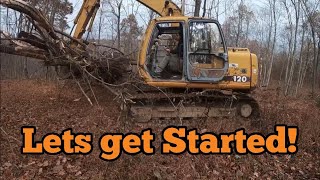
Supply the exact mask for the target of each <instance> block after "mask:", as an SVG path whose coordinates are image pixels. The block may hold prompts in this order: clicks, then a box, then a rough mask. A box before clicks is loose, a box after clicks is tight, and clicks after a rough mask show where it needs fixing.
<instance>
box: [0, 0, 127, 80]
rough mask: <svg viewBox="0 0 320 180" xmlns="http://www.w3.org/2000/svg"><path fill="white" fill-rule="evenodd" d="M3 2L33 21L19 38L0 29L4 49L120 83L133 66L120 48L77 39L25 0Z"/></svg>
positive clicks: (98, 78)
mask: <svg viewBox="0 0 320 180" xmlns="http://www.w3.org/2000/svg"><path fill="white" fill-rule="evenodd" d="M0 4H1V5H3V6H5V7H7V8H10V9H13V10H15V11H18V12H20V13H22V14H24V15H25V16H26V17H27V18H28V20H29V21H30V23H32V25H33V26H32V29H33V30H32V31H31V32H24V31H21V32H19V34H18V36H17V37H12V36H11V35H10V34H9V33H7V32H4V31H2V30H1V31H0V33H1V44H0V52H3V53H10V54H15V55H21V56H26V57H33V58H37V59H41V60H43V61H44V62H45V64H46V65H49V66H68V67H70V70H72V71H70V72H72V76H75V77H79V76H81V77H82V76H83V75H86V76H87V77H89V78H90V79H95V80H97V81H100V82H103V83H105V84H108V83H118V81H119V79H123V75H124V74H126V73H124V72H126V69H127V68H128V67H129V59H128V58H126V57H127V56H125V55H124V54H123V53H122V52H121V51H120V50H118V49H116V48H112V47H108V46H104V45H97V44H94V43H88V42H85V41H83V40H79V39H75V38H73V37H72V36H70V35H69V34H66V33H64V32H62V31H59V30H57V29H55V28H54V27H53V26H52V25H50V23H49V21H48V19H47V18H46V17H45V16H44V15H43V14H42V13H41V11H39V10H38V9H36V8H35V7H32V6H30V5H29V4H28V3H27V2H25V1H22V0H0Z"/></svg>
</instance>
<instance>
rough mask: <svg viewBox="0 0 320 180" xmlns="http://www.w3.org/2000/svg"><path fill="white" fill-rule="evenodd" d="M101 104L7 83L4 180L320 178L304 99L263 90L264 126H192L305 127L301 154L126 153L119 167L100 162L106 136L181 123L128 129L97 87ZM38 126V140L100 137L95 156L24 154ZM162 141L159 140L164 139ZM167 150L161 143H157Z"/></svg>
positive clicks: (216, 127) (69, 88)
mask: <svg viewBox="0 0 320 180" xmlns="http://www.w3.org/2000/svg"><path fill="white" fill-rule="evenodd" d="M94 89H95V92H96V95H97V97H98V101H99V105H100V106H98V105H95V106H90V105H89V103H88V102H87V100H86V99H85V98H84V97H83V96H82V94H81V92H80V91H79V89H78V87H77V86H75V85H72V84H71V85H63V83H61V82H60V83H53V82H43V81H27V80H24V81H1V130H0V132H1V137H0V139H1V145H0V151H1V165H0V174H1V176H0V177H1V179H177V178H179V179H320V142H319V139H320V108H319V107H317V105H316V102H315V101H314V100H311V99H310V98H308V96H301V97H299V98H285V97H281V96H279V95H278V93H277V92H276V91H275V90H268V91H261V90H260V91H257V92H256V93H255V97H256V99H257V100H258V102H259V104H260V106H261V114H262V115H261V118H260V123H259V124H258V125H257V124H256V125H252V124H251V122H250V121H247V120H244V119H225V118H224V119H223V118H219V119H210V120H207V121H192V122H184V124H183V125H186V126H188V128H197V129H198V131H202V132H205V131H207V132H215V133H216V134H218V133H221V132H231V131H234V130H236V129H239V128H245V129H246V131H247V132H249V133H250V132H262V133H268V132H273V128H274V125H275V124H278V123H280V124H287V125H296V126H298V127H299V130H300V134H299V138H298V148H299V151H298V153H297V154H296V155H270V154H263V155H257V156H256V155H244V156H242V155H241V156H239V155H235V154H233V155H195V156H194V155H189V154H187V153H185V154H182V155H161V154H160V152H157V153H156V154H155V155H152V156H146V155H143V154H139V155H136V156H129V155H125V154H122V155H121V157H120V158H119V159H118V160H116V161H114V162H106V161H102V160H101V159H100V158H99V154H100V150H99V148H98V140H99V137H100V136H101V135H102V134H104V133H106V132H118V133H119V132H123V133H126V132H129V131H130V132H136V133H140V132H141V131H142V130H143V129H145V128H152V130H153V132H154V133H156V134H157V135H158V134H161V132H162V130H163V129H164V128H165V127H167V126H168V125H180V122H173V121H172V122H170V121H165V122H153V123H148V124H143V123H134V124H133V123H131V124H128V125H127V126H126V127H125V128H123V126H122V124H121V123H120V122H119V121H118V117H119V110H118V106H117V104H116V103H115V102H114V101H113V99H114V97H112V96H110V95H108V92H107V91H106V90H103V89H100V88H98V87H95V88H94ZM26 125H29V126H36V127H37V134H36V137H35V138H36V139H37V140H40V138H41V137H42V136H43V135H45V134H47V133H51V132H56V133H61V132H62V131H63V130H65V129H67V128H73V132H91V133H93V134H94V139H93V142H94V144H93V146H94V150H93V152H92V153H91V154H90V155H86V156H82V155H71V156H67V155H64V154H60V155H22V154H21V153H20V150H21V146H22V135H21V133H20V128H21V127H22V126H26ZM158 137H159V136H158ZM154 145H155V147H156V149H157V151H160V139H159V138H158V139H157V140H156V142H155V143H154Z"/></svg>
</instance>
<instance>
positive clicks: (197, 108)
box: [126, 91, 259, 122]
mask: <svg viewBox="0 0 320 180" xmlns="http://www.w3.org/2000/svg"><path fill="white" fill-rule="evenodd" d="M131 100H132V101H133V102H134V103H131V104H129V105H127V108H126V109H127V112H128V117H130V118H131V119H134V121H137V122H148V121H150V120H167V119H180V120H181V119H203V118H211V117H235V116H241V117H244V118H251V117H257V116H259V105H258V103H257V102H256V101H255V100H254V99H253V98H252V97H251V96H249V95H248V94H235V93H233V94H230V95H227V94H223V93H221V92H219V91H218V92H217V91H215V92H193V93H165V92H160V93H159V91H158V93H155V92H144V93H141V94H138V95H135V96H134V97H132V98H131Z"/></svg>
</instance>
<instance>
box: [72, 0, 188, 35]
mask: <svg viewBox="0 0 320 180" xmlns="http://www.w3.org/2000/svg"><path fill="white" fill-rule="evenodd" d="M137 1H138V2H140V3H141V4H143V5H145V6H146V7H148V8H149V9H150V10H152V11H154V12H156V13H157V14H159V15H160V16H182V12H181V9H180V8H179V7H178V6H177V5H176V4H174V3H173V2H171V1H169V0H137ZM99 8H100V0H84V1H83V4H82V6H81V9H80V11H79V13H78V15H77V17H76V18H75V20H74V24H75V31H74V34H73V37H74V38H76V39H81V38H82V37H83V34H84V33H85V32H86V31H89V32H91V28H92V25H93V22H94V19H95V16H96V14H97V11H98V9H99Z"/></svg>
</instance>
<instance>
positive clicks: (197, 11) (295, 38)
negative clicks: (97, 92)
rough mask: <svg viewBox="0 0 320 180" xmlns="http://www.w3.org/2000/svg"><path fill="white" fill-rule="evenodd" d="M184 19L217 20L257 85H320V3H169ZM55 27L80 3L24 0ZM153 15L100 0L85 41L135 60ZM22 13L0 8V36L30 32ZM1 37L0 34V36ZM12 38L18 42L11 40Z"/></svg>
mask: <svg viewBox="0 0 320 180" xmlns="http://www.w3.org/2000/svg"><path fill="white" fill-rule="evenodd" d="M174 2H175V3H176V4H178V5H179V6H180V7H181V8H182V9H183V11H184V14H185V15H188V16H193V15H194V16H203V17H209V18H214V19H217V20H219V21H220V23H221V24H222V26H223V30H224V35H225V37H226V41H227V45H228V46H230V47H248V48H249V49H250V50H251V51H252V52H253V53H255V54H257V55H258V57H259V61H260V65H261V69H260V86H262V87H266V86H270V85H273V86H276V88H280V89H281V91H282V92H283V93H284V94H285V95H293V96H297V95H299V92H301V91H305V90H307V91H309V92H310V93H311V94H314V93H315V92H316V91H319V86H320V70H319V69H320V65H319V61H320V60H319V56H320V55H319V54H320V51H319V45H320V2H319V1H317V0H263V1H256V2H252V1H245V0H241V1H235V0H225V1H221V0H211V1H209V0H196V1H192V0H189V1H188V0H182V1H174ZM30 3H31V4H32V6H35V7H37V8H39V9H41V11H42V12H43V14H44V15H46V16H47V18H48V20H49V23H50V24H52V25H54V27H55V28H57V29H59V30H61V31H63V32H66V33H70V31H71V30H72V26H73V22H72V21H73V18H74V16H72V15H70V14H72V13H73V14H75V13H76V12H77V10H78V9H79V6H80V4H81V3H82V2H80V1H67V0H63V1H61V0H54V1H30ZM156 16H157V15H156V14H155V13H154V12H152V11H150V10H147V9H146V7H144V6H143V5H141V4H139V2H136V1H134V0H130V1H129V0H128V1H126V0H102V2H101V7H100V9H99V11H98V13H97V17H96V19H95V22H94V24H93V28H92V30H91V31H89V32H87V33H86V35H85V38H86V39H87V40H89V41H93V42H97V43H99V44H104V45H108V46H113V47H115V48H117V49H120V50H121V51H122V52H127V53H128V54H130V58H131V59H135V58H136V55H137V53H134V52H136V51H137V50H138V48H139V47H138V46H137V45H138V44H139V43H140V41H141V39H142V38H143V33H144V30H145V28H146V25H147V24H148V22H149V21H150V20H151V19H153V18H154V17H156ZM33 30H34V27H33V26H32V23H30V21H29V20H28V18H26V17H25V16H24V15H23V14H20V13H18V12H16V11H13V10H10V9H8V8H5V7H1V31H2V32H6V33H9V34H11V35H12V36H17V35H18V34H19V33H20V32H22V31H23V32H32V31H33ZM2 36H3V34H2ZM17 38H18V37H17Z"/></svg>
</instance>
